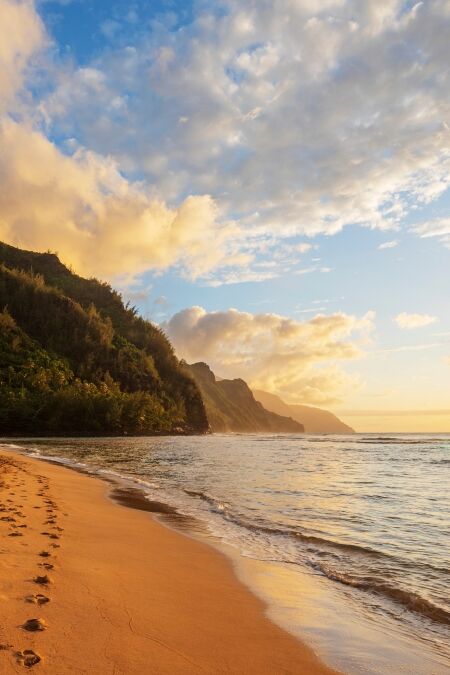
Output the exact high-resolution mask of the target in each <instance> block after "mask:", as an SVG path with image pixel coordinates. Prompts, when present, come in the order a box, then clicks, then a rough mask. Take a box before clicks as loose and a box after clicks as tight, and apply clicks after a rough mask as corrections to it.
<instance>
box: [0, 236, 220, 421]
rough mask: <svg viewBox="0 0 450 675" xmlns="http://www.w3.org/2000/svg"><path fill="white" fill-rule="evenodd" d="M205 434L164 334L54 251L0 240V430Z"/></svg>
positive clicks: (189, 385) (189, 384)
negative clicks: (40, 251)
mask: <svg viewBox="0 0 450 675" xmlns="http://www.w3.org/2000/svg"><path fill="white" fill-rule="evenodd" d="M207 428H208V422H207V419H206V414H205V409H204V406H203V401H202V398H201V395H200V392H199V390H198V387H197V385H196V384H195V382H194V381H193V380H192V379H191V377H190V376H189V375H188V374H187V373H186V371H185V370H184V369H183V368H182V367H181V366H180V364H179V362H178V360H177V358H176V357H175V354H174V352H173V349H172V346H171V345H170V343H169V341H168V340H167V338H166V336H165V335H164V333H163V332H162V331H161V330H160V329H159V328H157V327H156V326H154V325H153V324H151V323H150V322H148V321H145V320H144V319H142V318H141V317H139V316H138V315H137V312H136V310H135V309H134V308H131V307H128V306H125V305H124V303H123V302H122V298H121V296H120V295H119V294H118V293H117V292H116V291H114V290H113V289H111V287H110V286H108V285H107V284H104V283H101V282H99V281H97V280H95V279H89V280H88V279H83V278H81V277H78V276H77V275H75V274H73V273H72V272H71V271H70V270H68V269H67V268H66V267H64V265H62V264H61V262H60V261H59V260H58V258H57V257H56V256H55V255H53V254H38V253H32V252H27V251H21V250H20V249H16V248H13V247H10V246H7V245H5V244H0V433H2V434H7V433H15V434H22V433H23V434H68V433H70V434H123V433H129V434H152V433H170V432H184V433H189V432H204V431H206V430H207Z"/></svg>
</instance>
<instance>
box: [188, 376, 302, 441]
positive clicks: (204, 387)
mask: <svg viewBox="0 0 450 675" xmlns="http://www.w3.org/2000/svg"><path fill="white" fill-rule="evenodd" d="M186 369H187V371H188V372H189V373H191V375H192V376H193V377H194V379H195V381H196V382H197V384H198V386H199V387H200V391H201V393H202V397H203V401H204V403H205V407H206V414H207V417H208V421H209V423H210V426H211V430H212V431H215V432H241V433H257V432H275V433H301V432H303V425H302V424H301V423H299V422H296V421H295V420H293V419H292V418H291V417H285V416H282V415H278V414H276V413H274V412H270V411H269V410H266V409H265V408H264V407H263V406H262V405H261V403H258V401H256V400H255V397H254V396H253V393H252V391H251V389H250V388H249V387H248V385H247V384H246V383H245V382H244V380H240V379H237V380H224V379H219V380H218V379H216V377H215V375H214V373H213V372H212V370H211V369H210V368H209V366H208V365H207V364H206V363H194V364H192V365H187V364H186Z"/></svg>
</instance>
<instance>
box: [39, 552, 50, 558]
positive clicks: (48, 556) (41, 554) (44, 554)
mask: <svg viewBox="0 0 450 675" xmlns="http://www.w3.org/2000/svg"><path fill="white" fill-rule="evenodd" d="M39 555H40V556H41V558H50V553H49V551H41V552H40V553H39Z"/></svg>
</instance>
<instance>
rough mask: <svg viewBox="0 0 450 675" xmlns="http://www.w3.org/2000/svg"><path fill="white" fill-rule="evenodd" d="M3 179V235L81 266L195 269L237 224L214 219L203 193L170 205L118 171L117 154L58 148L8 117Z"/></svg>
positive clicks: (211, 260)
mask: <svg viewBox="0 0 450 675" xmlns="http://www.w3.org/2000/svg"><path fill="white" fill-rule="evenodd" d="M43 167H45V171H43V170H42V168H43ZM0 180H1V183H2V190H1V192H0V238H1V239H4V240H6V241H9V242H11V243H13V244H16V245H19V246H28V247H31V248H33V249H40V250H45V249H52V250H56V251H57V252H58V253H59V254H60V255H61V257H62V259H63V261H64V262H67V263H71V264H72V265H74V266H75V268H76V269H77V270H78V271H80V272H82V273H86V274H94V273H96V274H100V275H103V276H106V277H109V278H111V277H113V276H117V275H120V274H127V273H130V272H131V273H132V274H133V275H134V274H138V273H139V272H143V271H144V270H146V269H148V268H150V267H151V268H153V269H164V268H166V267H169V266H171V265H175V264H179V265H182V266H183V267H184V268H186V269H187V270H188V272H189V273H190V274H191V275H193V276H196V275H198V274H202V273H206V272H207V271H208V270H210V269H211V268H212V267H215V266H217V265H218V264H220V262H221V261H224V257H226V256H227V245H226V244H227V240H228V239H229V237H230V236H231V235H232V233H233V232H234V231H235V229H234V228H233V226H232V225H220V224H219V223H218V222H217V219H216V218H217V208H216V206H215V204H214V202H213V200H212V199H211V198H210V197H208V196H191V197H188V198H187V199H185V200H184V201H183V202H182V203H181V204H180V205H179V206H178V207H177V208H169V207H168V206H167V205H166V204H165V203H163V202H162V201H159V200H158V199H156V198H152V197H151V196H150V195H148V194H147V192H146V191H145V189H144V188H143V187H142V185H140V184H138V183H131V182H129V181H127V180H126V179H125V178H123V176H121V174H120V173H119V171H118V170H117V166H116V164H115V162H114V161H112V160H110V159H108V158H104V157H100V156H99V155H96V154H94V153H91V152H88V151H86V150H83V149H79V150H78V151H77V152H76V153H75V154H74V155H72V156H66V155H63V154H62V153H61V152H60V151H59V150H58V149H57V148H56V147H55V146H54V145H53V144H52V143H51V142H50V141H49V140H48V139H47V138H45V136H43V135H42V134H41V133H39V132H37V131H34V130H32V129H30V128H29V127H27V126H25V125H23V124H17V123H15V122H13V121H11V120H7V121H6V120H4V121H3V123H2V124H1V126H0ZM226 262H229V260H228V259H227V260H226Z"/></svg>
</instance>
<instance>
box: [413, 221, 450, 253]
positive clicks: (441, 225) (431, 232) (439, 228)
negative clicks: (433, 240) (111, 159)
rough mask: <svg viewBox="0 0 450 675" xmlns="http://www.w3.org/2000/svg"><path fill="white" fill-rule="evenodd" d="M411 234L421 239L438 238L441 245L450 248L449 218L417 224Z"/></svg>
mask: <svg viewBox="0 0 450 675" xmlns="http://www.w3.org/2000/svg"><path fill="white" fill-rule="evenodd" d="M413 232H415V233H416V234H418V235H419V237H421V238H422V239H428V238H430V237H439V239H440V240H441V241H442V243H443V244H445V245H446V246H448V247H449V248H450V218H435V219H434V220H428V221H425V222H423V223H419V225H416V226H415V227H414V228H413Z"/></svg>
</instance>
